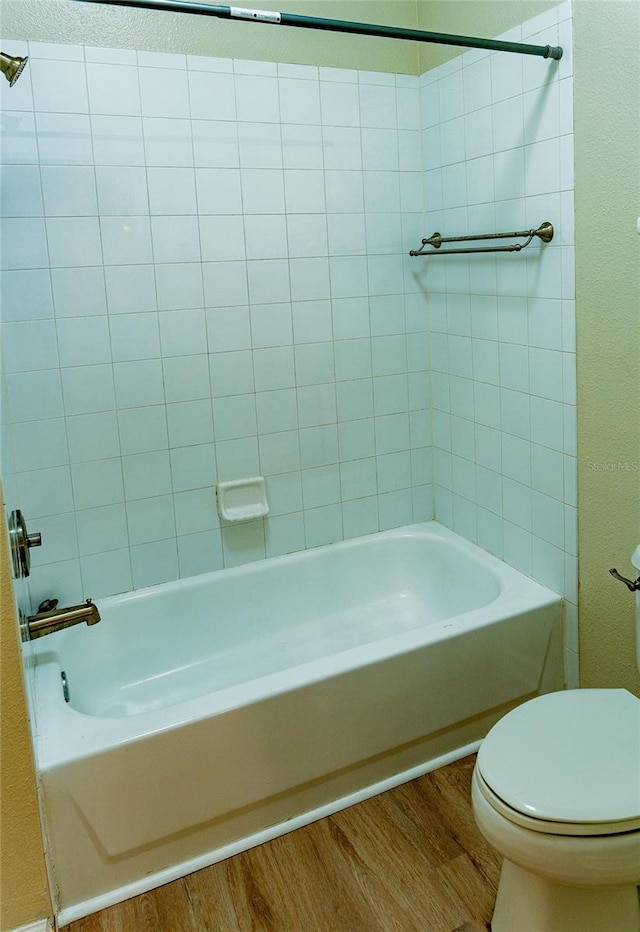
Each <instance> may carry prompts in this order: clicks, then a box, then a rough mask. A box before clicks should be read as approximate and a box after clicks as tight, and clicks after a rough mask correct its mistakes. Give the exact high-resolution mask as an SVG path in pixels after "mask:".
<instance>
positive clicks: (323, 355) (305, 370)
mask: <svg viewBox="0 0 640 932" xmlns="http://www.w3.org/2000/svg"><path fill="white" fill-rule="evenodd" d="M295 364H296V383H297V385H316V384H319V383H323V382H333V381H334V361H333V345H332V344H331V343H328V342H327V343H302V344H299V345H297V346H296V347H295Z"/></svg>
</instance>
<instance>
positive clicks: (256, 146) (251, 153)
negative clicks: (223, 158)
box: [237, 123, 282, 168]
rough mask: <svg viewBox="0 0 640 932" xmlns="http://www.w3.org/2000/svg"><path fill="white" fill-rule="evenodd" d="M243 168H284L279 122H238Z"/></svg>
mask: <svg viewBox="0 0 640 932" xmlns="http://www.w3.org/2000/svg"><path fill="white" fill-rule="evenodd" d="M237 130H238V144H239V149H240V165H241V166H242V168H282V136H281V133H280V124H279V123H238V124H237Z"/></svg>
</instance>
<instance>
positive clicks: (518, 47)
mask: <svg viewBox="0 0 640 932" xmlns="http://www.w3.org/2000/svg"><path fill="white" fill-rule="evenodd" d="M77 2H80V3H102V4H107V5H110V6H130V7H137V8H139V9H143V10H168V11H169V12H171V13H200V14H201V15H203V16H217V17H218V18H220V19H240V20H246V21H251V22H256V23H272V24H274V25H280V26H297V27H302V28H303V29H324V30H327V31H329V32H348V33H354V34H356V35H363V36H378V37H381V38H387V39H406V40H408V41H410V42H433V43H435V44H437V45H459V46H463V47H465V48H472V49H490V50H492V51H496V52H518V53H520V54H521V55H538V56H539V57H540V58H553V59H555V60H556V61H557V60H558V59H560V58H562V48H561V47H560V46H551V45H527V44H526V43H522V42H503V41H501V40H499V39H481V38H477V37H475V36H455V35H449V34H448V33H442V32H425V31H424V30H421V29H404V28H402V27H400V26H376V25H375V24H373V23H353V22H350V21H349V20H342V19H323V18H322V17H320V16H299V15H298V14H296V13H275V12H271V11H269V10H253V9H245V8H244V7H236V6H214V5H212V4H210V3H197V2H196V3H192V2H189V0H77Z"/></svg>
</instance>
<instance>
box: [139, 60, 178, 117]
mask: <svg viewBox="0 0 640 932" xmlns="http://www.w3.org/2000/svg"><path fill="white" fill-rule="evenodd" d="M139 77H140V102H141V109H142V113H143V115H144V116H147V117H165V118H171V117H176V118H180V117H182V118H185V117H188V116H189V87H188V84H187V75H186V72H183V71H176V70H175V69H171V68H141V69H140V71H139Z"/></svg>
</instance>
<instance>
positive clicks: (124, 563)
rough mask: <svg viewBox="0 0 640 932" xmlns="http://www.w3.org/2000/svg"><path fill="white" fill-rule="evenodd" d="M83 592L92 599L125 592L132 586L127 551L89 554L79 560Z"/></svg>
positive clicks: (129, 560) (128, 553)
mask: <svg viewBox="0 0 640 932" xmlns="http://www.w3.org/2000/svg"><path fill="white" fill-rule="evenodd" d="M80 571H81V573H82V588H83V592H91V593H93V596H94V598H101V597H102V596H108V595H113V594H114V593H117V592H127V591H128V590H129V589H131V587H132V585H133V578H132V575H131V556H130V552H129V550H128V549H126V550H125V549H123V550H111V551H108V552H107V553H97V554H91V555H89V556H83V557H81V559H80Z"/></svg>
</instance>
